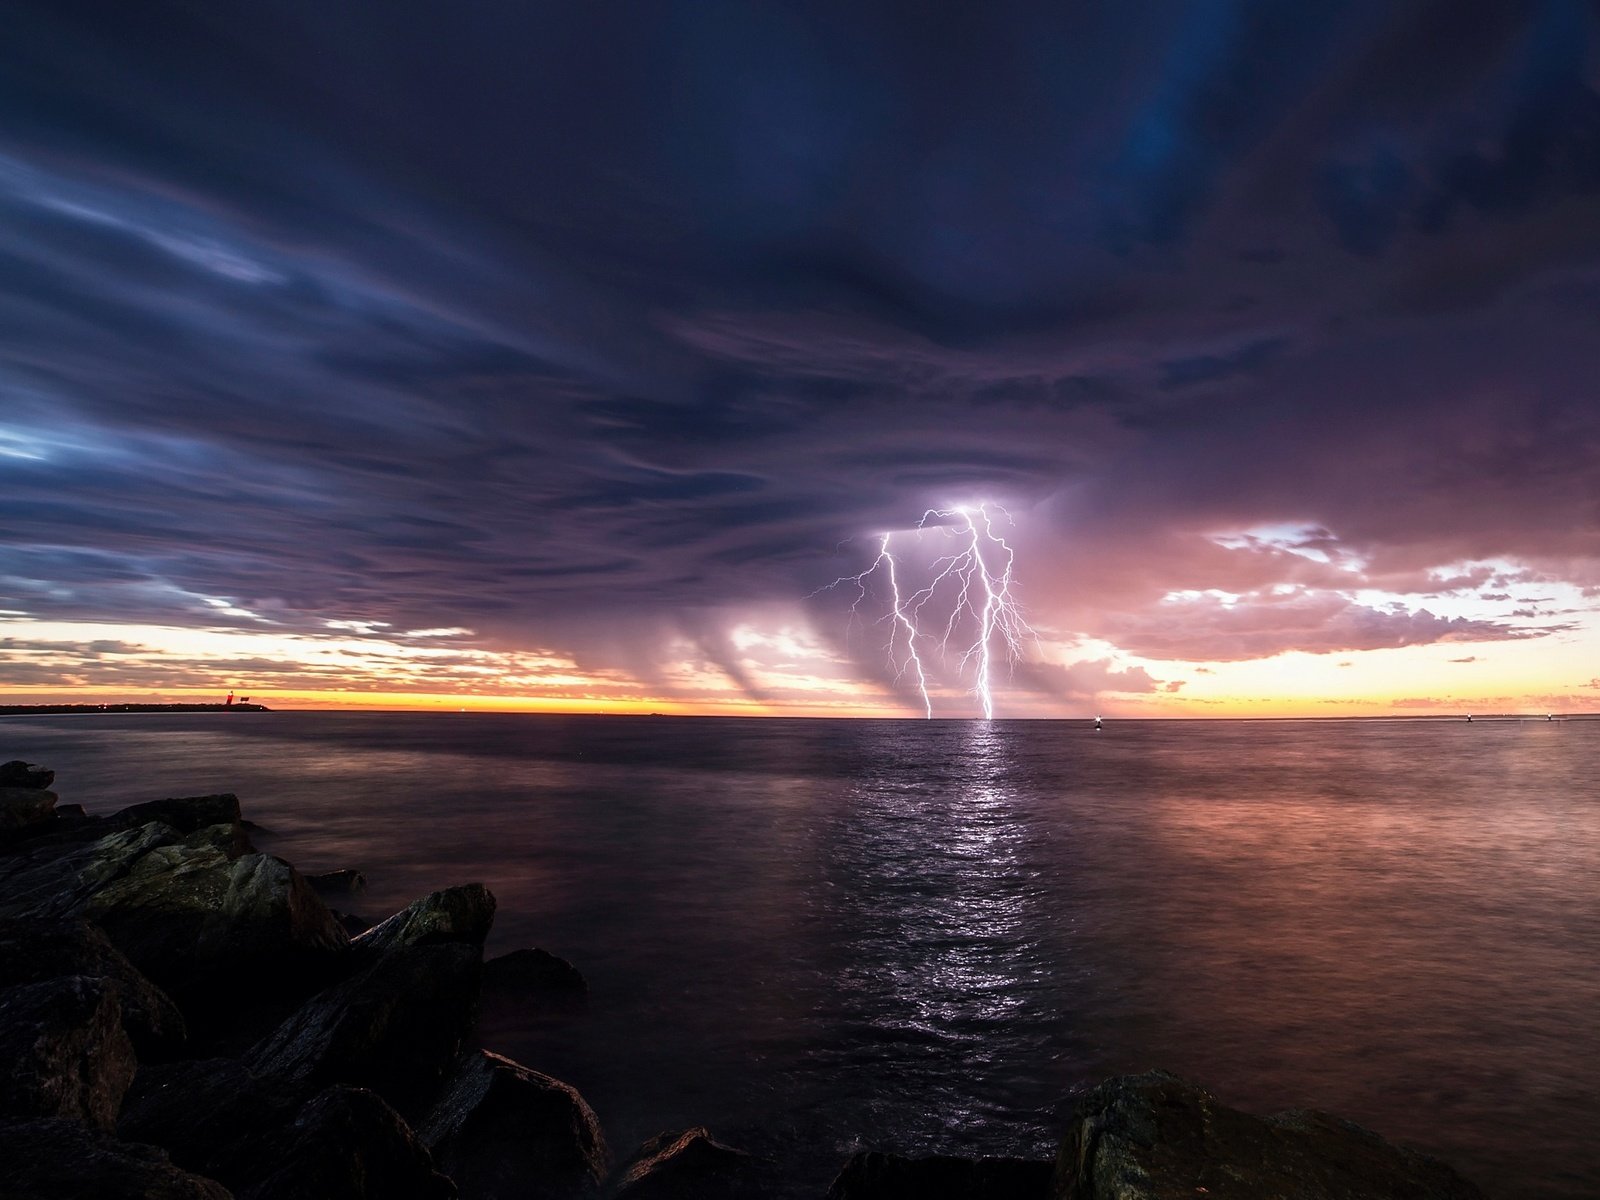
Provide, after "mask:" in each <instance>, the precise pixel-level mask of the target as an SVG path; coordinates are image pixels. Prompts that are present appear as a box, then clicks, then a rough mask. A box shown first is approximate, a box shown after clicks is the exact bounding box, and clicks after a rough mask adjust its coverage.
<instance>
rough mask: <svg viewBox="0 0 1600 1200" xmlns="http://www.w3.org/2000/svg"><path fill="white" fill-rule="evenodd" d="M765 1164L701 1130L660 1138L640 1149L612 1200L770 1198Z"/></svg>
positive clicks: (614, 1191) (626, 1169) (679, 1132)
mask: <svg viewBox="0 0 1600 1200" xmlns="http://www.w3.org/2000/svg"><path fill="white" fill-rule="evenodd" d="M770 1182H771V1180H770V1176H769V1173H768V1171H767V1170H766V1164H764V1163H762V1162H761V1160H759V1159H757V1158H754V1157H753V1156H751V1155H749V1154H746V1153H745V1152H744V1151H743V1150H735V1149H734V1148H733V1147H732V1146H725V1145H723V1144H722V1143H721V1142H719V1141H716V1140H715V1139H714V1138H712V1136H711V1134H710V1133H709V1132H708V1131H707V1130H705V1129H704V1128H701V1127H696V1128H694V1129H684V1130H680V1131H677V1132H674V1133H661V1134H657V1135H656V1136H655V1137H653V1138H651V1139H650V1140H649V1141H647V1142H646V1143H645V1144H644V1145H643V1146H641V1147H639V1150H638V1152H637V1153H636V1154H635V1155H634V1156H633V1159H632V1161H631V1162H629V1164H628V1166H627V1167H626V1168H625V1169H624V1170H623V1172H622V1177H621V1179H620V1180H619V1181H618V1183H617V1184H616V1185H615V1188H614V1190H613V1192H612V1196H613V1200H759V1198H760V1197H762V1196H765V1195H768V1194H769V1192H770V1186H769V1185H770Z"/></svg>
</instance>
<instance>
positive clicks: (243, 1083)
mask: <svg viewBox="0 0 1600 1200" xmlns="http://www.w3.org/2000/svg"><path fill="white" fill-rule="evenodd" d="M305 1098H306V1092H305V1090H304V1089H302V1088H297V1087H294V1086H292V1085H286V1084H284V1083H283V1082H281V1081H279V1080H274V1079H263V1078H261V1077H260V1076H258V1075H256V1074H255V1073H254V1072H252V1071H250V1070H249V1069H248V1068H247V1067H246V1066H245V1065H244V1064H243V1063H242V1062H240V1061H239V1060H238V1059H233V1058H210V1059H190V1060H186V1061H183V1062H173V1063H157V1064H149V1063H146V1064H143V1065H141V1066H140V1068H139V1073H138V1074H137V1075H136V1076H134V1080H133V1086H132V1087H131V1088H129V1089H128V1094H127V1097H126V1099H125V1100H124V1102H123V1106H122V1119H121V1120H120V1121H119V1122H118V1124H117V1133H118V1134H119V1136H121V1137H123V1138H126V1139H128V1140H129V1141H134V1142H148V1143H150V1144H152V1145H156V1146H160V1147H161V1148H162V1149H164V1150H165V1151H167V1152H168V1153H169V1154H171V1155H172V1161H173V1162H175V1163H177V1164H178V1166H180V1167H182V1168H184V1169H185V1170H188V1171H194V1172H196V1173H197V1174H200V1175H205V1176H209V1177H210V1178H213V1179H217V1180H221V1181H222V1182H224V1183H227V1184H230V1185H237V1184H238V1183H239V1182H240V1181H241V1180H242V1181H245V1182H252V1181H254V1180H255V1179H256V1178H259V1177H260V1176H261V1175H263V1174H265V1172H264V1171H258V1170H257V1167H258V1155H257V1149H258V1147H259V1146H260V1144H261V1142H262V1139H263V1138H265V1137H267V1136H268V1135H269V1134H271V1133H272V1131H274V1130H277V1129H281V1128H283V1127H284V1126H286V1125H288V1124H289V1123H290V1122H291V1121H293V1120H294V1118H295V1115H296V1114H297V1113H298V1112H299V1111H300V1107H301V1105H302V1104H303V1103H304V1101H305Z"/></svg>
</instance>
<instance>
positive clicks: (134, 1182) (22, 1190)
mask: <svg viewBox="0 0 1600 1200" xmlns="http://www.w3.org/2000/svg"><path fill="white" fill-rule="evenodd" d="M0 1172H3V1182H4V1186H5V1196H6V1197H7V1200H91V1198H92V1200H100V1198H102V1197H104V1198H105V1200H112V1198H113V1197H115V1200H232V1193H230V1192H229V1191H228V1189H227V1188H225V1187H223V1186H222V1185H221V1184H220V1183H217V1182H216V1181H215V1180H212V1179H205V1178H202V1177H201V1176H198V1175H191V1174H190V1173H189V1172H187V1171H184V1170H181V1169H180V1168H178V1167H175V1166H173V1165H172V1163H171V1162H170V1161H169V1160H168V1158H167V1156H166V1154H164V1153H163V1152H162V1151H161V1150H159V1149H157V1148H156V1147H154V1146H144V1145H138V1144H135V1143H129V1142H119V1141H117V1140H115V1139H114V1138H112V1137H110V1136H109V1135H108V1134H105V1133H102V1132H100V1131H99V1130H97V1129H94V1128H92V1127H90V1126H88V1125H85V1124H83V1123H82V1122H80V1121H66V1120H47V1121H27V1122H21V1123H16V1124H0Z"/></svg>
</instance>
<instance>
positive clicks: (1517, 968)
mask: <svg viewBox="0 0 1600 1200" xmlns="http://www.w3.org/2000/svg"><path fill="white" fill-rule="evenodd" d="M0 758H23V759H27V760H30V761H34V762H39V763H42V764H45V765H48V766H50V767H53V768H54V769H55V770H56V771H57V790H58V792H59V793H60V795H61V798H62V801H63V802H64V803H65V802H78V803H82V804H83V805H84V806H85V807H87V808H88V809H90V810H91V811H108V810H110V809H113V808H116V807H120V806H123V805H126V804H131V803H135V802H139V801H144V800H151V799H156V798H160V797H165V796H181V795H195V794H201V793H208V792H216V791H231V792H235V793H237V794H238V795H239V797H240V799H241V801H242V802H243V805H244V809H245V814H246V816H247V817H249V818H250V819H252V820H253V821H255V822H256V823H257V824H258V825H259V826H261V830H262V831H261V832H260V833H259V834H258V835H257V842H258V844H259V845H260V847H261V848H262V849H264V850H267V851H270V852H271V853H274V854H278V855H281V856H282V857H284V858H287V859H289V860H290V861H292V862H294V863H295V864H296V865H297V866H299V868H300V869H301V870H302V871H305V872H318V871H327V870H333V869H337V868H343V867H353V868H356V869H359V870H360V871H362V872H363V873H364V874H365V876H366V878H367V880H368V884H369V891H368V893H367V894H366V895H365V896H362V897H359V898H356V899H353V900H352V901H351V904H352V906H354V907H356V908H357V909H358V910H359V911H360V912H361V913H362V914H363V915H366V916H370V917H372V918H378V917H382V916H384V915H386V914H387V913H389V912H392V911H394V910H396V909H398V908H400V907H401V906H403V905H404V904H405V903H407V902H408V901H410V900H411V899H413V898H415V897H417V896H420V895H423V894H425V893H427V892H429V891H432V890H435V889H437V888H440V887H444V886H446V885H449V884H456V883H466V882H471V881H479V882H482V883H484V884H486V885H487V886H488V887H489V888H490V889H491V890H492V891H493V892H494V894H495V895H496V897H497V898H498V900H499V915H498V917H497V919H496V922H495V927H494V932H493V934H492V936H491V937H490V941H489V945H488V952H489V953H490V954H498V953H503V952H505V951H509V950H512V949H516V948H518V947H524V946H538V947H541V948H543V949H546V950H548V951H550V952H552V953H554V954H557V955H560V956H562V957H564V958H566V959H568V960H569V961H571V962H572V963H573V964H574V965H575V966H577V967H578V969H579V970H580V971H582V972H583V974H584V976H585V977H586V978H587V979H588V982H589V988H590V1006H589V1011H588V1012H587V1013H582V1014H575V1015H568V1016H556V1017H542V1018H539V1019H536V1020H535V1019H529V1020H512V1021H509V1022H507V1023H506V1024H505V1025H504V1026H503V1027H501V1028H491V1029H487V1030H486V1031H485V1040H486V1042H487V1043H488V1044H489V1045H490V1046H491V1048H494V1049H497V1050H499V1051H501V1052H503V1053H506V1054H508V1055H510V1056H511V1057H513V1058H515V1059H517V1060H519V1061H521V1062H524V1063H526V1064H527V1065H529V1066H531V1067H534V1068H535V1069H538V1070H541V1071H544V1072H547V1073H549V1074H552V1075H555V1076H557V1077H559V1078H561V1079H564V1080H566V1081H568V1082H569V1083H571V1084H573V1085H575V1086H576V1087H577V1088H578V1089H579V1090H580V1091H581V1092H582V1093H583V1094H584V1096H585V1097H586V1098H587V1099H588V1100H589V1102H590V1104H591V1105H592V1106H593V1107H594V1109H595V1110H596V1112H597V1113H598V1115H599V1117H600V1119H601V1122H602V1123H603V1125H604V1127H605V1129H606V1131H607V1136H608V1139H609V1141H610V1143H611V1147H612V1150H613V1153H614V1154H615V1155H617V1156H619V1157H620V1156H623V1155H626V1154H627V1153H628V1152H629V1151H630V1150H631V1149H632V1147H634V1146H636V1145H637V1144H638V1143H639V1142H640V1141H642V1140H643V1139H644V1138H646V1137H648V1136H650V1135H652V1134H655V1133H657V1132H660V1131H662V1130H668V1129H681V1128H684V1127H687V1126H691V1125H705V1126H707V1127H709V1128H710V1130H711V1131H712V1133H713V1134H714V1135H715V1136H717V1137H718V1138H720V1139H722V1140H724V1141H726V1142H729V1143H731V1144H734V1145H736V1146H740V1147H742V1148H744V1149H747V1150H751V1151H753V1152H755V1153H758V1154H762V1155H765V1156H767V1157H770V1158H772V1159H774V1160H775V1161H777V1162H778V1163H779V1164H781V1165H782V1166H783V1168H784V1170H785V1171H786V1172H787V1174H788V1177H789V1178H790V1179H791V1180H792V1181H793V1186H794V1194H795V1195H796V1196H811V1197H816V1196H820V1195H821V1194H822V1192H823V1190H824V1189H825V1188H826V1185H827V1183H828V1181H829V1179H830V1178H831V1176H832V1175H833V1174H834V1173H835V1172H836V1171H837V1169H838V1167H839V1165H840V1164H841V1163H842V1162H843V1160H844V1159H845V1157H846V1156H847V1155H849V1154H850V1153H851V1152H853V1151H856V1150H861V1149H872V1150H884V1151H891V1152H896V1153H900V1154H910V1155H920V1154H930V1153H950V1154H960V1155H1028V1156H1038V1157H1047V1156H1051V1155H1053V1154H1054V1151H1055V1148H1056V1145H1057V1143H1058V1141H1059V1138H1060V1135H1061V1132H1062V1130H1063V1129H1064V1128H1065V1126H1066V1122H1067V1115H1068V1113H1069V1112H1070V1110H1071V1107H1072V1104H1073V1098H1074V1096H1075V1094H1077V1093H1078V1092H1079V1091H1081V1089H1083V1088H1085V1087H1087V1086H1090V1085H1092V1084H1094V1083H1095V1082H1097V1081H1098V1080H1101V1079H1104V1078H1106V1077H1107V1076H1110V1075H1114V1074H1119V1073H1123V1072H1135V1071H1143V1070H1146V1069H1149V1068H1155V1067H1160V1068H1164V1069H1166V1070H1169V1071H1173V1072H1175V1073H1177V1074H1179V1075H1182V1076H1184V1077H1187V1078H1190V1079H1192V1080H1194V1081H1196V1082H1198V1083H1200V1084H1202V1085H1203V1086H1205V1087H1206V1088H1208V1089H1209V1090H1210V1091H1212V1092H1213V1093H1214V1094H1215V1095H1216V1096H1217V1097H1218V1098H1220V1099H1221V1100H1222V1101H1223V1102H1225V1103H1227V1104H1231V1105H1235V1106H1237V1107H1240V1108H1244V1109H1247V1110H1250V1111H1254V1112H1262V1113H1265V1112H1275V1111H1280V1110H1283V1109H1288V1108H1319V1109H1325V1110H1329V1111H1331V1112H1334V1113H1336V1114H1339V1115H1341V1116H1343V1117H1346V1118H1349V1119H1351V1120H1354V1121H1356V1122H1359V1123H1360V1124H1363V1125H1366V1126H1368V1127H1370V1128H1372V1129H1374V1130H1377V1131H1378V1132H1379V1133H1381V1134H1383V1135H1384V1136H1386V1137H1388V1138H1390V1139H1393V1140H1396V1141H1399V1142H1402V1143H1405V1144H1407V1145H1411V1146H1414V1147H1416V1148H1418V1149H1421V1150H1423V1151H1426V1152H1429V1153H1433V1154H1436V1155H1439V1156H1441V1157H1443V1158H1444V1159H1446V1160H1447V1161H1449V1162H1450V1163H1452V1164H1454V1165H1455V1166H1456V1167H1457V1168H1458V1169H1459V1170H1461V1171H1462V1172H1463V1173H1464V1174H1466V1175H1467V1176H1468V1177H1469V1178H1471V1179H1473V1180H1474V1181H1475V1182H1477V1183H1478V1184H1479V1185H1480V1186H1481V1187H1483V1188H1484V1189H1485V1191H1486V1192H1488V1193H1489V1195H1491V1196H1494V1197H1502V1198H1511V1197H1537V1198H1550V1200H1553V1198H1556V1197H1562V1198H1570V1197H1593V1196H1596V1195H1600V1137H1596V1136H1595V1130H1596V1129H1600V721H1577V720H1573V721H1554V722H1546V721H1543V720H1534V721H1516V720H1504V721H1486V720H1478V721H1474V722H1472V723H1470V724H1468V723H1466V722H1465V721H1433V720H1415V719H1412V720H1329V721H1132V720H1130V721H1109V722H1107V724H1106V727H1105V729H1104V730H1102V731H1100V732H1096V731H1095V730H1094V729H1093V727H1092V726H1091V725H1090V724H1089V723H1088V722H1085V721H1005V720H997V721H992V722H983V721H895V720H881V721H873V720H787V719H749V720H744V719H726V718H707V719H697V718H676V717H606V716H533V715H500V714H483V713H437V712H434V713H423V714H415V715H413V714H400V713H320V712H319V713H309V712H306V713H298V712H271V713H259V714H248V713H231V714H215V713H201V714H132V715H105V716H100V715H70V716H32V717H13V718H9V719H3V720H0Z"/></svg>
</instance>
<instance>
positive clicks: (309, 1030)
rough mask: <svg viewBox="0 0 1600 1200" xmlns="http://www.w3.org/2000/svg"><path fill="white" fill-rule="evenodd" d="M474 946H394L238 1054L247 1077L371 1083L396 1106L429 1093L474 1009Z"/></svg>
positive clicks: (408, 1108) (412, 1108)
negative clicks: (243, 1055)
mask: <svg viewBox="0 0 1600 1200" xmlns="http://www.w3.org/2000/svg"><path fill="white" fill-rule="evenodd" d="M481 970H482V960H481V952H480V951H479V950H478V948H477V947H475V946H465V945H459V944H453V945H452V944H447V945H437V946H434V945H423V946H400V947H398V948H395V949H392V950H389V951H388V952H387V953H384V954H382V955H379V956H378V957H377V958H376V960H375V961H374V962H372V963H371V964H370V965H369V966H367V967H366V968H365V969H363V970H361V971H360V972H358V973H357V974H355V975H354V976H352V977H351V978H349V979H347V980H345V981H344V982H343V983H340V984H337V985H336V986H334V987H331V988H328V989H327V990H326V991H323V992H319V993H318V994H317V995H315V996H313V997H311V999H309V1000H308V1001H306V1003H305V1004H303V1005H302V1006H301V1007H300V1009H299V1010H298V1011H296V1012H295V1013H293V1014H292V1015H291V1016H290V1017H289V1018H288V1019H287V1020H285V1021H284V1022H283V1024H281V1025H280V1026H279V1027H278V1028H277V1029H276V1030H275V1031H274V1032H273V1033H272V1034H271V1035H270V1036H269V1037H267V1038H266V1039H265V1040H264V1041H262V1042H261V1043H260V1044H259V1045H258V1046H256V1047H255V1048H254V1049H253V1050H252V1051H251V1052H250V1054H249V1055H248V1056H247V1058H246V1062H247V1065H248V1066H249V1068H250V1070H251V1071H252V1072H253V1073H255V1074H256V1075H259V1076H263V1077H266V1078H271V1079H275V1080H281V1081H283V1082H284V1084H285V1086H293V1087H295V1088H298V1089H301V1090H303V1091H306V1092H308V1093H309V1092H310V1091H315V1090H319V1089H321V1088H323V1087H327V1086H329V1085H331V1084H346V1085H348V1086H350V1087H364V1088H370V1089H372V1090H373V1091H375V1092H377V1093H378V1094H379V1095H380V1096H382V1097H383V1098H384V1099H385V1100H387V1101H389V1103H391V1104H393V1105H394V1106H395V1107H396V1108H398V1109H399V1110H400V1111H401V1112H402V1113H407V1114H415V1113H416V1112H417V1111H419V1110H420V1109H421V1108H422V1107H423V1106H425V1105H426V1103H427V1102H428V1101H429V1100H431V1098H432V1096H433V1095H434V1093H436V1092H437V1091H438V1088H439V1086H440V1084H441V1083H442V1082H443V1081H444V1079H445V1077H446V1074H447V1073H448V1071H449V1069H450V1066H451V1064H452V1063H453V1062H454V1061H455V1058H456V1056H457V1055H458V1054H459V1053H460V1051H461V1048H462V1045H463V1043H464V1041H465V1039H466V1036H467V1034H468V1032H469V1031H470V1030H471V1028H472V1025H473V1023H474V1020H475V1018H476V1015H477V1001H478V975H479V972H480V971H481Z"/></svg>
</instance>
